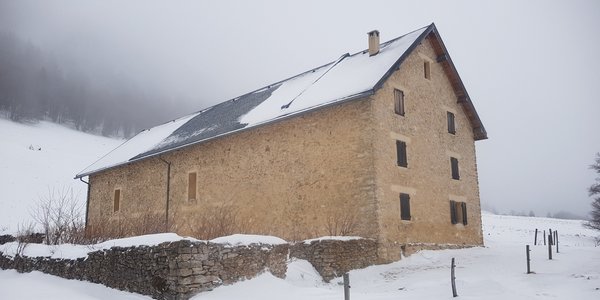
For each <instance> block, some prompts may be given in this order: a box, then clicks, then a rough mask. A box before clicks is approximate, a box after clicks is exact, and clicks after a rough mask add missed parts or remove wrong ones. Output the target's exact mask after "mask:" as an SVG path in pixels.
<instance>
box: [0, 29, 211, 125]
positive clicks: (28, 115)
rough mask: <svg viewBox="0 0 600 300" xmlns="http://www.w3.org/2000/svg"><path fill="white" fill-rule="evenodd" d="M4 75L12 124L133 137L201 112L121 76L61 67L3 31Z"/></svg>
mask: <svg viewBox="0 0 600 300" xmlns="http://www.w3.org/2000/svg"><path fill="white" fill-rule="evenodd" d="M90 59H91V60H92V59H93V58H90ZM0 70H1V72H0V111H1V113H2V114H3V115H5V116H6V117H7V118H9V119H11V120H13V121H21V122H22V121H37V120H49V121H52V122H55V123H58V124H69V125H71V126H72V127H74V128H75V129H77V130H80V131H84V132H92V133H96V134H102V135H104V136H120V137H131V136H133V135H134V134H136V133H137V132H139V131H140V130H142V129H145V128H148V127H152V126H154V125H157V124H160V123H163V122H166V121H168V120H172V119H175V118H177V117H179V116H181V115H183V114H187V113H190V112H192V111H194V110H199V109H200V107H197V108H192V107H191V105H189V104H185V103H187V102H185V101H183V100H182V99H180V98H177V97H174V96H172V95H165V94H164V93H163V92H160V91H158V90H157V89H155V88H153V87H152V86H148V85H144V86H143V87H142V86H139V85H138V84H137V83H136V81H135V79H133V78H129V77H128V76H127V75H124V74H120V73H118V72H116V73H111V74H107V73H106V72H90V71H89V69H83V68H80V67H79V66H77V65H75V64H74V63H73V64H66V63H65V62H63V61H61V62H59V61H58V60H56V59H55V58H54V56H53V55H52V54H50V53H46V52H44V51H43V50H42V49H41V48H38V47H37V46H36V45H34V44H32V43H30V42H26V41H23V40H21V39H20V38H18V37H17V36H16V35H14V34H12V33H10V32H0Z"/></svg>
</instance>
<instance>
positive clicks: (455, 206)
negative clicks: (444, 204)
mask: <svg viewBox="0 0 600 300" xmlns="http://www.w3.org/2000/svg"><path fill="white" fill-rule="evenodd" d="M450 221H451V222H452V224H458V223H462V224H463V225H467V203H465V202H456V201H452V200H450Z"/></svg>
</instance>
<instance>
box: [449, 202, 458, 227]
mask: <svg viewBox="0 0 600 300" xmlns="http://www.w3.org/2000/svg"><path fill="white" fill-rule="evenodd" d="M455 203H456V202H454V201H452V200H450V222H452V224H456V223H457V222H456V204H455Z"/></svg>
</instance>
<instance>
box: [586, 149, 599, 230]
mask: <svg viewBox="0 0 600 300" xmlns="http://www.w3.org/2000/svg"><path fill="white" fill-rule="evenodd" d="M590 169H592V170H594V171H596V173H597V174H598V177H596V183H594V184H592V186H590V189H589V194H590V197H591V196H595V197H594V200H593V201H592V211H591V212H590V215H591V219H590V221H589V222H587V223H585V226H586V227H588V228H592V229H596V230H600V153H596V162H595V163H594V164H592V165H590Z"/></svg>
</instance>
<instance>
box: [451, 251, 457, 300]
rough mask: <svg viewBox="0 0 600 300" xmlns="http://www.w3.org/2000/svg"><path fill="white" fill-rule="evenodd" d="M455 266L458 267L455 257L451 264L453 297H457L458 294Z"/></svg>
mask: <svg viewBox="0 0 600 300" xmlns="http://www.w3.org/2000/svg"><path fill="white" fill-rule="evenodd" d="M454 267H456V265H455V264H454V257H453V258H452V264H451V265H450V281H451V282H452V297H457V296H458V294H457V293H456V280H455V279H456V277H455V276H454Z"/></svg>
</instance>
